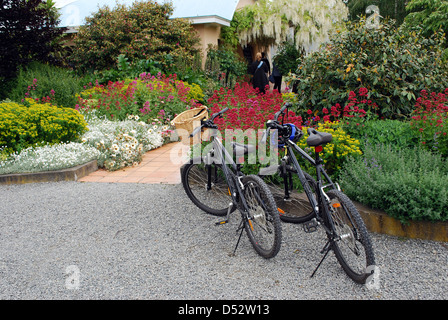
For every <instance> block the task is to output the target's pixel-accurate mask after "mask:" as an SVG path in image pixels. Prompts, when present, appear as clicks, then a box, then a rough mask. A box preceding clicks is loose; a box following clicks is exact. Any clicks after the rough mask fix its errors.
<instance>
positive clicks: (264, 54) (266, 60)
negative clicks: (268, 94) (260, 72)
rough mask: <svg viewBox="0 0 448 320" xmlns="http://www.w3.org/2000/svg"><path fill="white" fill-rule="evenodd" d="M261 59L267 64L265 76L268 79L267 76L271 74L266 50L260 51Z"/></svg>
mask: <svg viewBox="0 0 448 320" xmlns="http://www.w3.org/2000/svg"><path fill="white" fill-rule="evenodd" d="M261 61H263V62H264V63H266V65H267V66H268V72H267V74H266V76H267V77H268V79H269V76H270V75H271V64H270V63H269V60H268V58H267V57H266V52H262V53H261Z"/></svg>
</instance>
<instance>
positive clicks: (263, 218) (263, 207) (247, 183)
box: [241, 175, 282, 259]
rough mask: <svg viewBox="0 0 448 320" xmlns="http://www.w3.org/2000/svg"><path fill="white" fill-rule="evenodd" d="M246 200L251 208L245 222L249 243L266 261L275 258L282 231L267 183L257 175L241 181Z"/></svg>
mask: <svg viewBox="0 0 448 320" xmlns="http://www.w3.org/2000/svg"><path fill="white" fill-rule="evenodd" d="M241 181H242V183H243V185H244V190H243V194H244V198H245V199H246V203H247V206H248V208H249V213H248V215H249V217H248V218H249V219H245V217H244V216H243V220H244V221H245V224H244V227H245V229H246V233H247V236H248V237H249V241H250V242H251V244H252V246H253V247H254V249H255V251H256V252H257V253H258V254H259V255H260V256H262V257H263V258H265V259H270V258H273V257H275V256H276V255H277V253H278V252H279V251H280V246H281V239H282V229H281V222H280V218H279V215H278V213H277V206H276V204H275V201H274V197H273V196H272V193H271V192H270V190H269V188H268V186H267V185H266V183H265V182H264V181H263V180H262V179H261V178H260V177H258V176H256V175H248V176H245V177H243V178H242V179H241Z"/></svg>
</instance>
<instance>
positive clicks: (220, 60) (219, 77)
mask: <svg viewBox="0 0 448 320" xmlns="http://www.w3.org/2000/svg"><path fill="white" fill-rule="evenodd" d="M205 71H206V73H207V76H208V77H210V78H212V79H215V80H216V81H219V82H221V84H222V85H223V86H226V87H232V86H233V85H234V84H235V83H236V82H238V81H239V80H240V78H241V77H242V76H243V75H245V74H246V73H247V63H246V62H244V61H243V60H242V59H241V58H240V57H239V56H238V53H237V52H236V51H235V50H232V49H226V48H217V47H213V46H211V45H209V47H208V50H207V59H206V62H205Z"/></svg>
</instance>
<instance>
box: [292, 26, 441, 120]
mask: <svg viewBox="0 0 448 320" xmlns="http://www.w3.org/2000/svg"><path fill="white" fill-rule="evenodd" d="M346 27H347V30H346V31H343V32H341V31H339V30H338V31H336V32H335V33H334V34H333V35H331V37H330V40H331V44H327V45H326V46H324V47H322V48H321V50H319V51H318V52H315V53H313V54H310V55H308V56H306V57H305V58H304V59H303V60H302V62H301V64H300V65H299V68H298V69H297V72H296V74H295V78H296V79H299V81H297V88H298V94H299V101H300V103H299V109H301V110H307V109H311V110H312V111H313V112H314V111H315V110H322V109H323V108H327V109H328V108H330V107H331V106H334V105H336V104H337V103H339V104H344V103H345V101H347V99H348V97H349V93H350V92H351V91H355V92H357V91H358V90H359V89H360V88H362V87H364V88H366V89H367V90H368V92H369V94H368V97H367V99H368V100H371V101H372V102H374V103H376V104H377V105H378V110H377V111H376V113H377V114H378V115H379V116H383V117H386V118H398V117H402V116H407V115H409V114H410V113H411V111H412V110H413V105H414V103H415V101H416V96H415V93H416V92H419V91H421V90H422V89H427V90H430V91H436V92H441V90H444V89H445V88H446V87H447V85H448V69H447V66H446V64H445V63H443V61H442V48H443V45H444V37H443V34H441V33H436V34H435V35H433V36H432V37H431V38H429V39H427V38H424V37H423V36H422V34H421V29H420V28H418V27H415V28H414V29H413V30H412V31H411V32H410V31H408V30H404V29H403V28H396V27H395V26H394V24H393V20H384V21H383V20H382V22H381V27H380V28H379V29H367V28H366V22H365V18H362V19H360V20H359V22H348V23H347V25H346Z"/></svg>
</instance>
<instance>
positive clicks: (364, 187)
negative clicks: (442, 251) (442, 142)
mask: <svg viewBox="0 0 448 320" xmlns="http://www.w3.org/2000/svg"><path fill="white" fill-rule="evenodd" d="M340 182H341V186H342V187H343V190H344V192H345V193H346V194H347V195H348V196H349V197H351V198H352V199H353V200H356V201H359V202H361V203H363V204H365V205H368V206H370V207H372V208H376V209H381V210H384V211H385V212H387V213H388V214H389V215H390V216H392V217H394V218H396V219H399V220H401V221H403V222H405V221H408V220H429V221H446V220H448V162H447V161H446V160H444V159H443V158H442V156H441V155H440V154H438V155H437V154H433V153H431V152H430V151H427V150H426V149H423V148H420V147H414V148H402V149H397V148H394V147H392V146H391V145H383V144H380V145H370V144H369V145H367V146H366V147H365V148H364V154H363V156H362V157H358V158H357V159H353V160H350V161H349V162H348V163H346V165H345V166H344V170H343V172H342V173H341V180H340Z"/></svg>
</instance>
